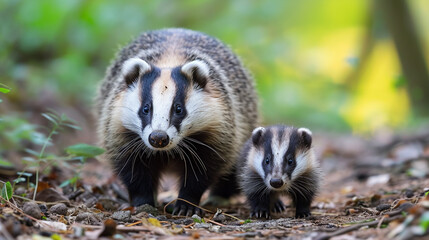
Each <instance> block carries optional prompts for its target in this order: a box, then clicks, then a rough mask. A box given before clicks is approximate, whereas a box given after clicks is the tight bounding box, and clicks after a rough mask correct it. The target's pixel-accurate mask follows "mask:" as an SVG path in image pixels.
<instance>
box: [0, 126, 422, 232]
mask: <svg viewBox="0 0 429 240" xmlns="http://www.w3.org/2000/svg"><path fill="white" fill-rule="evenodd" d="M314 145H315V150H316V152H317V155H318V158H319V159H320V162H321V165H322V169H323V172H324V180H323V184H322V189H321V191H320V194H319V195H318V196H317V198H316V199H315V200H314V202H313V204H312V208H311V212H312V216H310V217H308V218H305V219H295V218H293V216H294V209H293V208H290V207H288V208H287V210H286V211H285V212H283V213H281V214H274V215H272V219H269V220H257V219H249V209H248V205H247V204H246V203H245V199H244V197H242V196H240V197H236V198H234V199H232V200H231V202H230V204H229V205H228V206H227V207H219V209H218V210H216V209H211V210H210V208H209V209H208V210H209V211H206V214H205V216H204V217H203V218H202V219H201V218H198V217H196V216H194V217H175V216H171V215H170V214H167V213H165V212H164V206H165V205H166V203H167V202H169V201H172V200H173V201H174V198H175V196H176V195H175V194H176V193H175V191H174V189H173V190H171V189H169V188H170V187H169V185H171V182H172V181H173V180H171V179H170V180H167V181H166V184H164V187H163V188H162V189H161V190H160V193H159V194H158V201H159V202H160V207H158V208H153V207H149V206H143V207H139V208H130V207H128V205H127V202H126V198H127V197H126V191H125V190H124V188H123V187H122V185H121V183H120V182H119V181H118V180H117V179H116V178H115V177H114V176H113V175H112V173H111V170H110V168H109V166H107V164H103V163H99V162H97V161H95V160H93V161H90V162H88V163H87V164H86V165H85V166H84V168H83V170H82V173H81V177H80V180H79V181H78V183H77V185H76V188H72V187H63V188H60V187H59V184H60V183H61V181H62V179H63V178H64V176H65V175H66V173H64V172H63V171H62V170H60V169H55V168H54V169H53V171H52V172H51V173H50V174H49V175H47V176H42V178H41V179H42V181H41V184H40V185H39V192H38V193H37V195H36V202H31V201H27V200H24V199H23V198H20V197H18V195H19V196H25V195H26V196H32V195H31V189H27V188H25V187H17V188H16V189H15V192H14V193H15V195H16V196H17V197H13V199H11V200H10V201H2V203H1V210H0V239H73V238H74V239H98V238H110V239H112V238H114V239H140V238H154V239H248V238H256V239H264V238H269V239H277V238H286V239H419V238H421V239H427V237H428V226H429V196H428V194H427V193H428V191H429V134H428V133H418V134H412V135H399V136H398V135H393V134H388V133H386V132H383V133H380V134H378V135H377V137H376V138H374V139H371V140H368V139H362V138H360V137H356V136H350V135H332V134H315V140H314ZM42 183H43V184H42ZM203 198H204V197H203ZM3 200H4V199H3ZM284 200H285V202H286V203H287V204H289V200H288V198H287V197H285V199H284ZM171 205H173V204H171ZM169 206H170V205H169ZM216 212H217V213H216Z"/></svg>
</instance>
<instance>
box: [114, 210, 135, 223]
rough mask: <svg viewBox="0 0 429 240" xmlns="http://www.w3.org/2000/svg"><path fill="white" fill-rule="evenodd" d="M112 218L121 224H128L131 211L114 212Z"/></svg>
mask: <svg viewBox="0 0 429 240" xmlns="http://www.w3.org/2000/svg"><path fill="white" fill-rule="evenodd" d="M112 218H113V219H115V220H118V221H121V222H128V221H129V220H130V219H131V211H118V212H114V213H113V215H112Z"/></svg>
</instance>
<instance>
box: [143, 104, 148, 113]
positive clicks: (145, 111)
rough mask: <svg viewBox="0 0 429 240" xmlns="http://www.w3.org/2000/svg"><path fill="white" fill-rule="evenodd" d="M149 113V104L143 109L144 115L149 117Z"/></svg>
mask: <svg viewBox="0 0 429 240" xmlns="http://www.w3.org/2000/svg"><path fill="white" fill-rule="evenodd" d="M149 111H150V107H149V104H146V105H144V107H143V109H142V113H143V114H144V115H148V114H149Z"/></svg>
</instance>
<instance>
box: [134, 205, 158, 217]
mask: <svg viewBox="0 0 429 240" xmlns="http://www.w3.org/2000/svg"><path fill="white" fill-rule="evenodd" d="M141 212H147V213H150V214H152V215H153V216H158V215H159V212H158V209H156V208H155V207H153V206H151V205H149V204H144V205H141V206H138V207H136V208H135V213H141Z"/></svg>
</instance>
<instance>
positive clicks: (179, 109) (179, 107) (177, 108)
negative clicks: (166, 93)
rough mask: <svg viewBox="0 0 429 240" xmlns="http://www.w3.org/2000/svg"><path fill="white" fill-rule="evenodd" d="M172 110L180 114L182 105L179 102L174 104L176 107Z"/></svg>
mask: <svg viewBox="0 0 429 240" xmlns="http://www.w3.org/2000/svg"><path fill="white" fill-rule="evenodd" d="M174 112H175V113H176V114H182V113H183V108H182V105H180V104H176V107H175V108H174Z"/></svg>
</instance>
